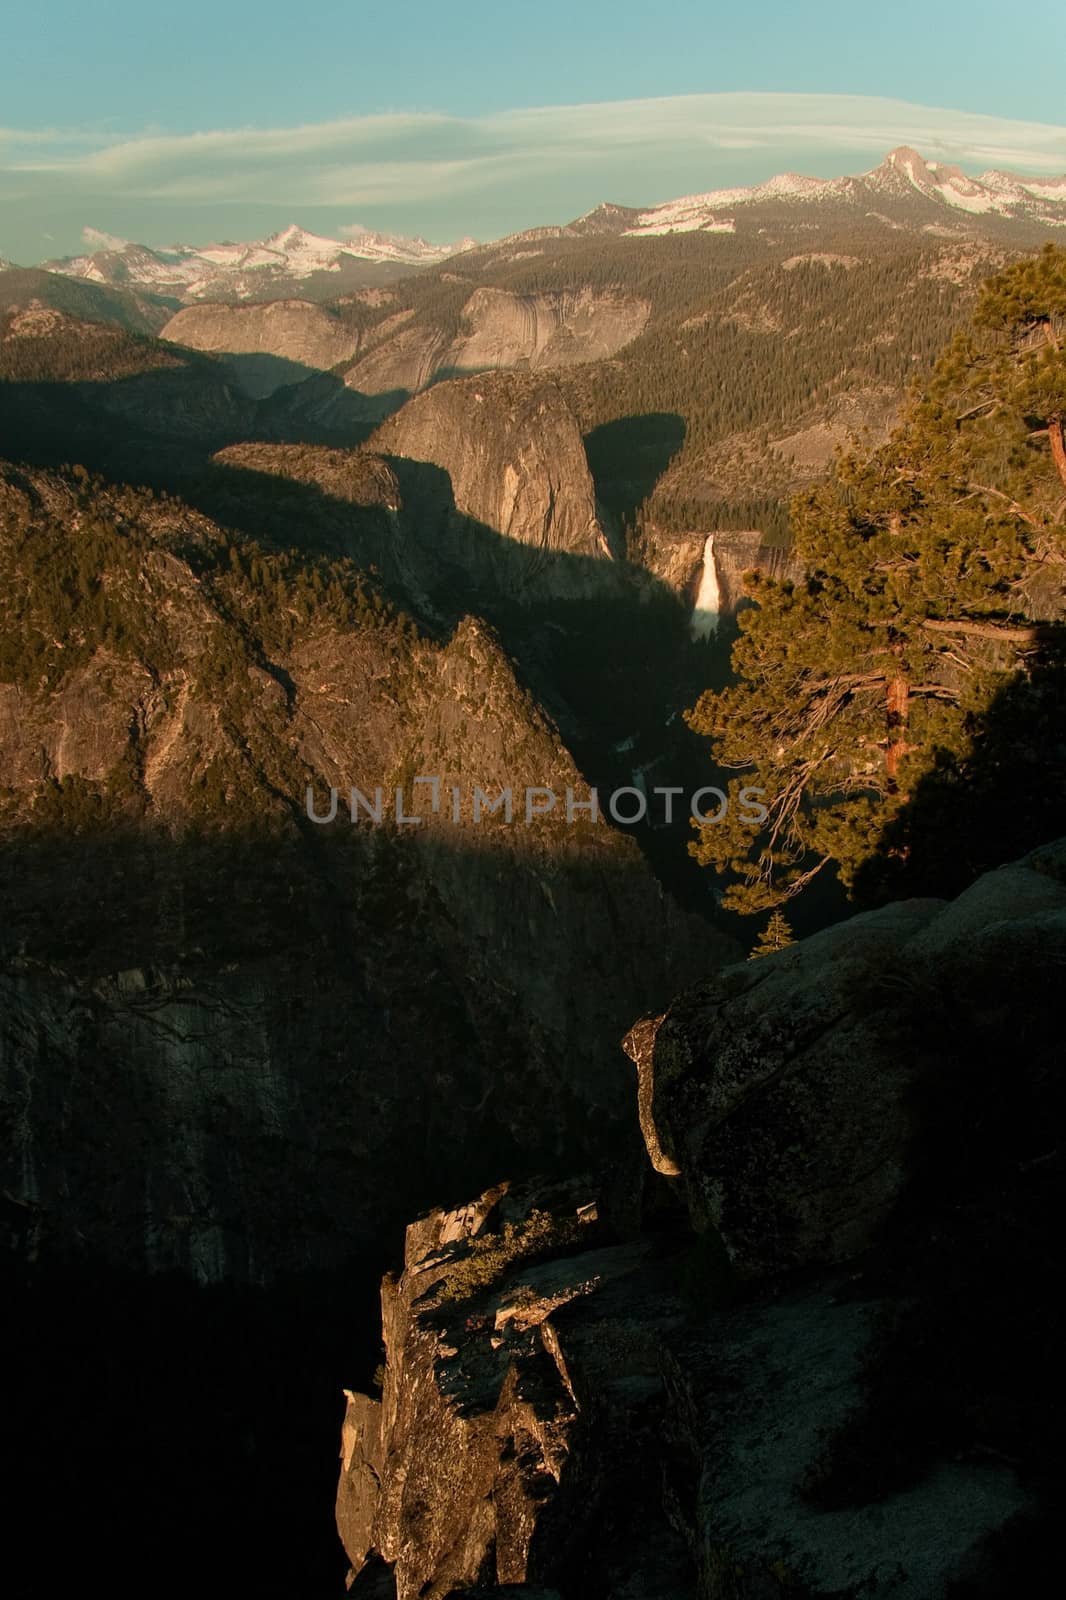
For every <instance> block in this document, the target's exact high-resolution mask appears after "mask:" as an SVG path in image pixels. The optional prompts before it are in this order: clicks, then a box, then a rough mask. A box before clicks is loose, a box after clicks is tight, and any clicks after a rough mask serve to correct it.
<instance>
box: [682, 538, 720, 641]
mask: <svg viewBox="0 0 1066 1600" xmlns="http://www.w3.org/2000/svg"><path fill="white" fill-rule="evenodd" d="M720 603H721V598H720V596H719V593H718V569H717V567H716V566H715V561H714V534H713V533H709V534H708V535H707V542H706V544H705V545H704V547H703V572H702V573H701V574H700V588H699V593H698V594H697V596H696V604H695V606H694V607H693V609H692V620H691V622H690V623H689V632H690V633H691V635H692V637H693V638H694V639H709V638H710V637H711V635H712V634H715V633H717V632H718V608H719V605H720Z"/></svg>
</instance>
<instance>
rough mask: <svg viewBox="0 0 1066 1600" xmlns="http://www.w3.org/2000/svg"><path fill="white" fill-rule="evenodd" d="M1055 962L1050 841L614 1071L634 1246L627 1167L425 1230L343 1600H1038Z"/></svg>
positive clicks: (388, 1309)
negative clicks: (632, 1165) (633, 1186)
mask: <svg viewBox="0 0 1066 1600" xmlns="http://www.w3.org/2000/svg"><path fill="white" fill-rule="evenodd" d="M1064 955H1066V841H1061V842H1060V843H1059V844H1057V845H1055V846H1051V847H1048V848H1047V849H1045V850H1042V851H1037V852H1034V853H1033V854H1032V855H1031V856H1029V857H1027V858H1026V859H1025V860H1023V861H1021V862H1018V863H1016V864H1014V865H1012V866H1010V867H1006V868H1002V869H1000V870H998V871H996V872H992V873H990V874H988V875H986V876H985V877H983V878H982V879H980V880H979V881H978V882H977V883H976V884H975V885H974V886H973V887H972V888H971V889H970V890H969V891H968V892H967V893H965V894H963V895H962V896H960V897H959V899H957V900H956V901H954V902H951V903H945V902H942V901H918V902H909V903H904V904H901V905H894V906H889V907H886V908H885V909H884V910H882V911H878V912H873V913H870V914H867V915H865V916H861V917H858V918H854V919H852V920H851V921H850V922H847V923H844V924H841V925H839V926H837V927H833V928H830V929H828V930H826V931H825V932H824V933H821V934H819V935H817V936H815V937H814V938H812V939H809V940H807V941H804V942H803V943H801V944H799V945H796V946H792V947H790V948H788V949H786V950H783V951H781V952H779V953H777V954H776V955H773V956H768V957H764V958H761V959H759V960H758V961H754V962H748V963H745V964H743V965H741V966H736V967H731V968H727V969H724V970H722V971H721V972H720V973H719V974H718V975H717V976H716V977H715V978H712V979H710V980H708V981H707V982H706V983H703V984H701V985H699V986H697V987H696V988H695V989H693V990H691V991H689V992H688V993H686V994H684V995H682V996H681V998H680V999H678V1000H677V1001H675V1002H674V1004H673V1005H672V1006H671V1007H670V1008H669V1010H668V1011H667V1012H666V1013H665V1014H664V1015H663V1016H654V1017H649V1018H647V1019H645V1021H643V1022H642V1023H640V1024H638V1025H637V1026H636V1027H635V1028H634V1029H633V1030H632V1032H631V1033H630V1035H629V1039H628V1041H627V1048H628V1049H629V1051H630V1054H631V1055H632V1057H633V1058H634V1060H635V1061H636V1063H637V1067H638V1074H639V1094H638V1100H639V1109H640V1118H641V1123H642V1127H643V1132H644V1137H645V1141H646V1145H647V1150H648V1154H649V1156H650V1158H651V1162H652V1165H653V1167H654V1168H655V1169H657V1173H658V1176H655V1175H653V1174H652V1173H650V1172H649V1173H647V1174H646V1176H645V1179H644V1185H645V1200H644V1212H645V1221H644V1224H643V1227H640V1226H639V1224H638V1226H637V1228H636V1229H635V1228H634V1226H633V1219H632V1213H631V1212H627V1211H626V1209H625V1207H624V1206H623V1207H620V1206H619V1204H618V1197H619V1185H618V1181H617V1175H616V1179H615V1181H614V1183H613V1185H612V1186H610V1187H609V1188H608V1189H607V1190H605V1189H604V1188H603V1187H602V1186H601V1187H600V1188H599V1189H597V1186H596V1185H595V1184H590V1183H589V1182H588V1181H576V1182H574V1183H573V1184H572V1185H570V1187H569V1188H567V1187H565V1186H564V1187H560V1186H559V1185H558V1184H556V1185H555V1186H554V1187H553V1186H550V1185H546V1186H544V1187H543V1188H541V1189H539V1190H538V1189H537V1188H536V1187H535V1186H528V1185H527V1186H525V1187H522V1186H508V1185H506V1184H504V1185H501V1186H499V1187H497V1188H496V1189H493V1190H489V1191H487V1192H486V1193H484V1194H483V1195H482V1196H481V1197H480V1198H479V1199H478V1200H476V1201H474V1202H472V1203H471V1204H469V1205H467V1206H466V1207H464V1208H461V1209H459V1210H453V1211H439V1210H438V1211H435V1212H433V1213H431V1214H430V1215H429V1216H428V1217H425V1218H423V1219H422V1220H420V1221H419V1222H417V1223H415V1224H414V1225H413V1226H412V1227H411V1228H409V1229H408V1234H407V1250H406V1260H405V1265H404V1270H403V1272H402V1274H401V1275H400V1276H399V1277H398V1278H397V1279H392V1278H390V1279H387V1280H386V1282H385V1285H384V1287H383V1327H384V1334H385V1344H386V1352H387V1360H386V1365H385V1370H384V1388H383V1392H382V1395H381V1398H380V1400H376V1399H372V1398H367V1397H365V1396H358V1395H354V1394H353V1395H351V1396H350V1397H349V1399H348V1412H347V1418H346V1422H345V1428H344V1440H343V1448H342V1464H341V1475H340V1482H339V1489H338V1502H337V1504H338V1526H339V1528H340V1531H341V1534H342V1537H343V1539H344V1543H345V1547H346V1549H347V1551H348V1555H349V1559H350V1560H351V1562H352V1565H353V1571H354V1573H355V1578H354V1586H353V1589H352V1592H353V1594H356V1595H358V1594H361V1593H365V1594H368V1595H369V1594H375V1593H376V1594H390V1595H395V1596H398V1597H399V1600H409V1597H412V1596H415V1595H420V1596H424V1597H426V1600H438V1597H440V1600H443V1597H445V1596H450V1595H452V1596H458V1595H473V1594H490V1593H493V1594H494V1593H507V1592H515V1593H535V1592H539V1587H544V1586H546V1587H548V1588H549V1589H551V1590H553V1591H554V1592H555V1593H557V1594H558V1595H559V1596H561V1597H571V1596H573V1597H577V1596H582V1597H583V1600H584V1597H591V1600H599V1597H603V1600H608V1597H611V1600H615V1597H618V1600H621V1597H626V1600H636V1597H638V1596H640V1597H649V1596H661V1597H664V1600H665V1597H667V1596H669V1597H671V1600H673V1597H677V1600H682V1597H691V1600H696V1597H699V1600H762V1597H766V1596H773V1595H779V1594H789V1595H795V1596H798V1597H801V1600H802V1597H806V1600H829V1597H830V1596H832V1597H833V1600H858V1597H859V1596H863V1595H866V1594H868V1593H874V1592H876V1593H877V1594H878V1595H882V1594H883V1595H886V1596H891V1597H893V1600H941V1597H945V1600H946V1597H947V1596H949V1595H950V1596H951V1597H952V1600H956V1597H959V1600H961V1597H963V1596H966V1597H974V1600H976V1597H979V1596H980V1597H991V1596H994V1595H1000V1594H1008V1593H1010V1594H1013V1593H1025V1592H1030V1591H1031V1590H1032V1589H1033V1586H1034V1583H1035V1585H1036V1587H1037V1588H1039V1578H1038V1576H1037V1575H1038V1574H1039V1573H1040V1571H1041V1570H1042V1567H1041V1563H1042V1562H1043V1561H1044V1560H1046V1558H1047V1556H1048V1554H1049V1552H1050V1550H1051V1549H1052V1547H1053V1546H1052V1543H1051V1541H1053V1539H1054V1526H1055V1525H1054V1523H1053V1521H1052V1520H1051V1518H1052V1517H1053V1516H1054V1514H1055V1513H1054V1506H1055V1503H1056V1502H1055V1500H1054V1498H1053V1496H1054V1489H1053V1483H1054V1480H1055V1475H1056V1473H1057V1471H1058V1459H1057V1458H1058V1437H1057V1433H1056V1429H1055V1426H1054V1424H1053V1423H1052V1422H1051V1421H1050V1419H1049V1418H1048V1416H1047V1412H1046V1403H1047V1397H1048V1394H1049V1392H1050V1388H1051V1387H1052V1386H1053V1384H1054V1382H1055V1374H1056V1369H1057V1365H1058V1354H1057V1352H1058V1348H1059V1345H1060V1342H1061V1326H1060V1325H1059V1324H1060V1321H1061V1319H1060V1318H1058V1317H1057V1316H1056V1314H1055V1312H1054V1311H1053V1310H1052V1309H1051V1306H1050V1301H1049V1299H1048V1291H1047V1285H1048V1281H1049V1280H1048V1276H1047V1275H1048V1273H1049V1272H1050V1271H1051V1270H1052V1266H1051V1264H1052V1262H1053V1261H1054V1259H1055V1256H1056V1254H1057V1239H1056V1237H1055V1234H1056V1222H1055V1218H1056V1216H1057V1206H1056V1203H1055V1200H1054V1198H1053V1197H1054V1196H1055V1195H1056V1194H1059V1195H1061V1175H1062V1174H1061V1166H1062V1161H1061V1152H1060V1151H1059V1149H1058V1147H1057V1145H1056V1137H1057V1134H1056V1131H1055V1130H1056V1129H1057V1126H1058V1120H1059V1117H1060V1115H1061V1087H1060V1078H1061V1074H1060V1072H1059V1061H1060V1057H1061V1022H1060V1018H1059V1015H1058V1005H1057V996H1056V986H1055V985H1054V983H1053V981H1052V980H1053V977H1054V975H1055V974H1056V973H1057V972H1058V970H1059V969H1060V967H1061V964H1062V961H1063V958H1064ZM633 1181H635V1182H636V1183H637V1184H638V1186H639V1182H640V1180H639V1179H638V1178H636V1176H635V1175H634V1178H633V1179H631V1180H630V1182H633ZM668 1190H669V1191H670V1193H672V1194H673V1196H674V1197H675V1198H678V1199H680V1200H681V1201H682V1202H683V1211H682V1212H681V1213H680V1214H677V1213H671V1211H670V1199H669V1197H668V1194H667V1191H668ZM686 1224H687V1227H686ZM687 1228H691V1230H692V1231H691V1232H689V1231H687ZM514 1585H518V1586H519V1587H518V1588H514V1589H509V1588H508V1586H514ZM522 1586H526V1587H522ZM538 1586H539V1587H538Z"/></svg>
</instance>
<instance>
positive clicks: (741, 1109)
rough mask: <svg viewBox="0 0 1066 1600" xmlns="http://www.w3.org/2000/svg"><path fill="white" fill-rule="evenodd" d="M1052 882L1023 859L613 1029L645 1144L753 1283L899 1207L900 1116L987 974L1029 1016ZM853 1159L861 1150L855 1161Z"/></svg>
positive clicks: (1051, 952)
mask: <svg viewBox="0 0 1066 1600" xmlns="http://www.w3.org/2000/svg"><path fill="white" fill-rule="evenodd" d="M1064 939H1066V888H1064V886H1063V882H1062V881H1061V878H1060V877H1056V876H1055V875H1049V874H1048V872H1047V871H1046V870H1045V869H1044V866H1043V865H1042V858H1040V857H1036V858H1033V859H1031V860H1026V861H1024V862H1022V863H1019V864H1018V865H1017V866H1012V867H1003V868H1001V869H1000V870H999V871H998V872H993V873H988V874H986V875H985V876H984V877H983V878H980V879H979V880H978V881H977V883H976V884H975V885H974V886H973V888H971V889H969V890H968V891H967V892H966V893H965V894H963V895H962V896H960V898H959V899H958V900H956V901H954V902H952V903H951V904H949V905H945V904H944V902H942V901H939V900H910V901H905V902H903V903H901V904H898V905H889V906H886V907H884V909H882V910H880V911H875V912H870V913H867V914H866V915H864V916H859V917H853V918H852V919H851V920H850V921H848V922H846V923H843V924H840V925H838V926H836V927H832V928H828V929H826V930H825V931H824V932H823V933H820V934H817V935H815V936H814V937H813V938H811V939H807V940H804V941H803V942H802V943H800V944H798V945H794V946H790V947H789V948H788V949H787V950H784V951H780V952H778V953H777V954H776V955H774V956H772V957H766V958H763V959H761V960H759V961H756V962H749V963H746V964H745V965H744V966H741V967H733V968H730V969H728V970H727V971H726V972H723V973H722V975H721V977H720V978H719V979H712V980H710V981H708V982H707V983H706V984H703V985H701V986H699V987H698V988H696V989H694V990H692V991H691V992H690V993H688V994H686V995H683V996H681V998H680V999H678V1000H676V1001H675V1002H674V1004H673V1006H672V1007H671V1008H670V1010H669V1011H668V1012H667V1013H666V1014H665V1015H664V1016H663V1017H662V1018H661V1019H657V1020H652V1019H649V1020H648V1021H645V1022H644V1023H642V1024H640V1025H639V1026H638V1027H637V1028H636V1029H634V1030H633V1032H632V1033H631V1034H630V1035H629V1038H628V1040H627V1050H628V1052H629V1054H630V1055H631V1056H632V1058H633V1059H634V1060H635V1061H636V1063H637V1066H638V1070H639V1074H640V1092H639V1099H640V1110H641V1123H642V1127H643V1131H644V1136H645V1141H646V1144H647V1146H648V1150H649V1154H650V1155H651V1158H652V1161H653V1164H654V1165H655V1166H656V1167H657V1169H658V1170H659V1171H660V1172H663V1173H668V1174H670V1175H675V1174H678V1173H680V1175H681V1181H682V1185H683V1187H684V1190H685V1195H686V1202H687V1205H688V1209H689V1213H690V1215H691V1218H692V1222H693V1226H694V1227H695V1228H696V1229H697V1230H698V1231H700V1232H705V1231H714V1232H716V1233H717V1234H718V1236H719V1237H720V1238H721V1240H722V1242H723V1243H724V1245H725V1249H726V1252H727V1253H728V1255H729V1258H730V1261H731V1262H732V1264H733V1266H734V1268H735V1269H736V1270H737V1271H738V1272H740V1273H741V1274H743V1275H745V1276H748V1275H754V1276H760V1275H766V1274H769V1273H774V1272H779V1271H782V1270H784V1269H787V1268H792V1267H799V1266H806V1265H810V1264H812V1263H815V1262H831V1261H840V1260H845V1259H847V1258H849V1257H850V1256H853V1255H855V1254H857V1253H858V1252H859V1251H861V1250H862V1249H864V1248H866V1247H867V1246H868V1245H869V1244H870V1243H871V1242H872V1241H873V1240H874V1239H875V1238H876V1237H877V1235H878V1232H879V1230H880V1229H881V1228H882V1227H883V1225H884V1223H885V1221H886V1219H887V1218H888V1217H889V1216H890V1215H891V1213H892V1212H893V1210H894V1208H895V1207H896V1206H897V1205H898V1203H899V1201H900V1197H901V1193H902V1191H903V1189H904V1188H905V1186H906V1183H907V1181H908V1178H909V1174H910V1169H911V1156H912V1149H913V1147H914V1145H915V1144H916V1142H917V1141H918V1140H919V1139H920V1137H921V1134H922V1123H921V1116H920V1114H919V1112H918V1110H917V1109H916V1107H918V1105H919V1103H920V1100H921V1096H922V1093H923V1085H926V1084H927V1083H928V1081H929V1079H930V1076H931V1075H934V1074H935V1073H936V1071H937V1070H938V1064H939V1063H940V1062H942V1060H943V1059H944V1056H945V1053H946V1052H947V1051H949V1050H950V1048H951V1037H952V1033H953V1031H955V1030H956V1029H957V1028H958V1027H959V1026H960V1023H959V1018H960V1017H961V1018H970V1017H974V1016H977V1017H980V1016H981V1015H983V1014H984V1013H985V1011H986V1010H987V1009H988V1001H987V999H985V998H984V997H983V995H982V986H983V984H984V983H985V982H986V981H987V976H988V974H990V973H995V974H996V983H997V986H998V987H999V988H1000V989H1002V991H1003V992H1004V993H1005V994H1006V995H1007V996H1008V997H1009V1004H1010V1006H1011V1008H1012V1011H1013V1013H1014V1014H1015V1015H1023V1014H1024V1013H1025V1008H1026V1006H1027V1005H1031V1006H1032V1007H1033V1013H1034V1016H1035V1015H1038V1014H1039V1013H1040V1011H1041V1009H1042V1008H1043V1007H1044V1006H1045V1005H1046V1002H1044V1001H1042V1000H1041V990H1042V986H1043V983H1044V981H1045V975H1046V972H1047V967H1048V963H1049V962H1053V960H1054V959H1055V952H1056V951H1057V950H1058V951H1061V949H1062V948H1063V940H1064ZM857 1152H861V1159H857Z"/></svg>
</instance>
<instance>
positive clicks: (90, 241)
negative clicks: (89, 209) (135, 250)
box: [81, 228, 129, 250]
mask: <svg viewBox="0 0 1066 1600" xmlns="http://www.w3.org/2000/svg"><path fill="white" fill-rule="evenodd" d="M81 238H82V243H83V244H84V245H85V246H86V248H87V249H89V250H121V249H122V247H123V246H124V245H125V244H127V243H128V242H129V241H128V240H126V239H120V238H118V236H117V235H116V234H114V233H103V232H101V230H100V229H99V228H83V229H82V230H81Z"/></svg>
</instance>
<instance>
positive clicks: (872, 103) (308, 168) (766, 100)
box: [0, 94, 1066, 206]
mask: <svg viewBox="0 0 1066 1600" xmlns="http://www.w3.org/2000/svg"><path fill="white" fill-rule="evenodd" d="M901 143H907V144H913V145H916V146H917V147H918V148H919V149H921V150H922V151H923V153H925V154H927V155H930V156H935V157H937V158H939V159H941V160H949V161H958V162H961V163H962V164H964V165H970V166H973V165H982V164H984V165H988V166H1008V167H1013V168H1014V169H1016V170H1024V171H1029V172H1033V173H1048V172H1060V171H1063V170H1066V127H1064V126H1058V125H1052V124H1047V123H1036V122H1021V121H1012V120H1009V119H1006V118H1002V117H992V116H981V115H977V114H972V113H965V112H956V111H946V110H940V109H937V108H935V107H928V106H916V105H911V104H908V103H906V102H904V101H893V100H885V99H874V98H868V97H863V96H850V95H793V94H721V95H684V96H676V97H672V98H667V99H656V100H631V101H612V102H606V103H602V104H594V105H572V106H545V107H536V108H532V109H528V110H518V111H508V112H504V113H501V114H497V115H493V116H485V117H478V118H467V119H464V118H458V117H445V116H439V115H436V114H432V113H396V114H394V115H387V116H372V117H352V118H347V119H342V120H337V121H332V122H323V123H317V124H310V125H305V126H301V127H294V128H238V129H227V130H218V131H211V132H203V133H194V134H185V135H177V134H163V133H158V132H154V131H153V132H151V133H146V134H144V135H141V136H138V137H132V138H131V137H118V136H115V135H113V134H107V133H93V132H91V131H89V132H86V131H84V130H73V131H70V130H60V129H54V130H46V131H43V132H42V131H33V132H24V131H20V130H17V129H3V130H0V194H3V195H5V196H7V197H8V198H11V197H14V196H15V195H25V194H26V193H28V192H30V191H31V190H32V191H37V192H40V190H41V189H42V188H44V189H48V188H52V189H61V190H62V191H63V192H65V193H68V194H72V195H77V196H80V197H82V198H84V199H90V198H91V197H92V196H94V195H104V194H107V195H112V196H113V195H121V196H122V197H123V199H126V200H131V199H145V200H148V199H151V200H160V199H164V200H166V199H169V200H172V201H181V202H185V203H189V202H204V203H210V204H218V203H220V202H227V201H229V202H247V201H249V200H256V201H259V202H263V203H269V204H277V205H301V204H305V205H310V204H315V205H337V206H349V205H361V204H380V203H383V202H385V203H411V202H417V201H420V200H422V199H427V198H431V197H432V198H434V199H439V198H440V197H441V196H442V195H451V196H461V195H467V194H471V193H475V192H478V191H487V190H492V189H495V188H496V187H497V185H499V184H500V183H505V182H513V181H516V180H521V179H522V178H523V177H526V176H529V175H531V174H538V175H544V174H547V173H550V172H551V171H552V170H553V169H557V168H559V167H560V166H561V165H565V167H566V168H567V169H569V170H572V169H573V168H574V167H575V166H580V167H584V168H587V169H590V170H595V169H596V168H597V167H600V166H603V165H605V164H613V163H617V162H618V161H619V159H620V158H625V157H626V156H627V155H628V154H630V153H633V152H638V151H639V152H640V154H641V157H642V159H643V161H644V163H645V166H646V162H647V158H648V157H649V155H652V156H656V157H661V158H662V160H663V163H664V165H666V164H668V163H669V161H670V159H671V158H672V157H674V156H679V155H680V154H682V153H683V154H684V155H685V156H686V157H687V158H688V159H689V160H691V157H692V155H693V151H694V149H695V150H699V149H703V150H706V151H707V153H708V157H709V158H710V157H711V156H712V155H713V154H714V152H730V151H744V152H747V153H748V154H749V155H750V154H751V153H753V152H754V153H759V152H765V153H766V154H767V155H774V154H776V153H778V152H780V153H781V154H782V155H787V157H788V158H789V161H790V164H793V165H798V166H802V163H803V160H804V157H807V158H809V159H811V160H814V159H817V158H818V157H824V156H826V155H827V154H830V153H832V152H833V151H835V150H840V151H845V150H846V151H848V152H856V151H869V152H870V155H871V156H872V157H874V158H877V157H879V156H880V155H881V154H883V153H884V151H886V150H887V149H889V148H890V147H891V146H893V145H896V144H901ZM643 198H645V199H654V198H658V197H656V196H644V197H643Z"/></svg>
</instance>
